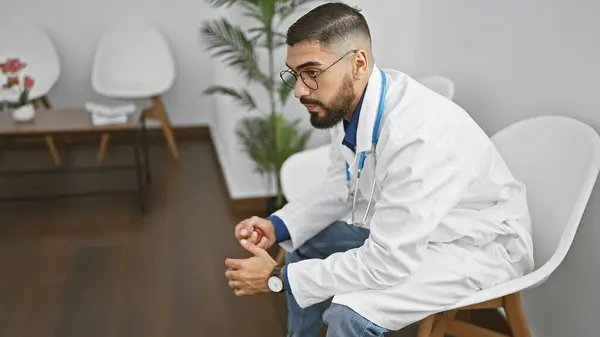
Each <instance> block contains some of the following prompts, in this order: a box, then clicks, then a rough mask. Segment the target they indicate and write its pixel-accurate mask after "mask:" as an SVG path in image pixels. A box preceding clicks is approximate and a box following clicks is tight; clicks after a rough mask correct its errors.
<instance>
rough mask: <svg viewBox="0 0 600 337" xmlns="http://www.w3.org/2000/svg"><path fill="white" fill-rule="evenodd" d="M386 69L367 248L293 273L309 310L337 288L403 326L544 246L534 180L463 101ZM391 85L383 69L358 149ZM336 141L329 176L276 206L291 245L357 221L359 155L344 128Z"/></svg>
mask: <svg viewBox="0 0 600 337" xmlns="http://www.w3.org/2000/svg"><path fill="white" fill-rule="evenodd" d="M385 72H386V75H387V77H388V90H387V95H386V99H385V109H384V113H383V119H382V122H381V126H380V138H379V143H378V145H377V150H376V155H377V165H376V166H374V159H373V156H372V155H371V156H369V157H368V159H367V161H366V162H365V166H364V170H363V172H362V177H361V183H360V186H359V190H360V194H362V196H363V199H362V200H361V202H360V206H359V207H357V219H358V220H362V217H363V214H364V210H365V209H366V201H367V200H366V199H368V197H369V195H370V192H371V186H372V182H373V179H376V181H377V185H376V189H375V196H374V205H373V206H372V207H371V212H370V214H369V218H368V220H367V226H368V228H369V229H370V236H369V238H368V239H367V240H366V241H365V243H364V245H363V246H361V247H359V248H356V249H352V250H350V251H347V252H343V253H337V254H333V255H332V256H329V257H328V258H326V259H323V260H321V259H309V260H304V261H300V262H297V263H292V264H290V265H289V266H288V269H287V273H288V274H287V277H288V279H289V282H290V288H291V290H292V293H293V295H294V297H295V299H296V301H297V302H298V304H299V305H300V306H301V307H307V306H310V305H312V304H315V303H318V302H321V301H324V300H327V299H329V298H331V297H332V296H333V302H335V303H340V304H344V305H347V306H349V307H351V308H352V309H353V310H354V311H356V312H358V313H359V314H361V315H363V316H364V317H366V318H367V319H369V320H371V321H372V322H374V323H376V324H378V325H380V326H382V327H384V328H388V329H391V330H397V329H400V328H402V327H404V326H406V325H408V324H411V323H413V322H415V321H418V320H420V319H422V318H424V317H426V316H427V315H429V314H431V313H435V312H439V311H441V310H443V309H444V308H445V307H447V306H449V305H452V304H453V303H456V302H457V301H459V300H461V299H463V298H464V297H466V296H468V295H470V294H472V293H473V292H474V291H477V290H478V289H481V288H485V287H489V286H492V285H493V284H496V283H499V282H502V281H506V280H508V279H511V278H514V277H517V276H520V275H522V274H523V273H527V272H529V271H530V270H531V269H532V268H533V244H532V239H531V235H530V232H531V226H530V222H529V221H530V219H529V213H528V207H527V201H526V194H525V193H526V190H525V186H524V185H523V184H522V183H521V182H520V181H519V180H517V178H515V177H514V176H513V175H512V174H511V172H510V170H509V168H508V167H507V166H506V164H505V163H504V161H503V160H502V158H501V157H500V155H499V153H498V152H497V151H496V149H495V148H494V146H493V144H492V142H491V140H490V139H489V137H488V136H487V135H486V134H485V133H484V131H482V129H481V128H480V127H479V126H478V125H477V124H476V123H475V122H474V121H473V119H472V118H471V117H470V116H469V115H468V114H467V113H466V112H465V111H464V110H463V109H462V108H461V107H459V106H458V105H457V104H455V103H453V102H452V101H450V100H448V99H446V98H444V97H442V96H440V95H438V94H436V93H435V92H433V91H431V90H429V89H427V88H426V87H424V86H423V85H421V84H420V83H419V82H417V81H415V80H413V79H412V78H410V77H409V76H407V75H406V74H403V73H401V72H399V71H396V70H385ZM380 90H381V75H380V72H379V69H378V68H377V67H375V69H374V70H373V72H372V74H371V77H370V80H369V85H368V88H367V92H366V94H365V97H364V100H363V105H362V110H361V112H360V119H359V122H358V131H357V153H358V152H360V151H367V150H369V149H370V147H371V135H372V131H373V125H374V123H375V117H376V114H377V106H378V101H379V96H380ZM331 137H332V142H333V146H332V151H331V155H330V160H331V166H330V167H329V169H328V177H327V181H326V183H324V184H323V185H322V186H319V188H318V189H317V190H315V191H313V192H312V193H309V195H307V196H306V197H304V198H302V199H301V200H300V201H294V202H291V203H289V204H287V205H286V206H285V207H283V208H282V209H281V210H279V211H277V212H275V215H277V216H279V217H280V218H281V219H282V220H283V221H284V223H285V224H286V226H287V228H288V230H289V233H290V237H291V239H290V240H287V241H285V242H282V243H281V246H282V247H283V248H285V249H286V250H288V251H293V250H295V249H297V248H298V247H300V246H301V245H302V244H303V243H304V242H306V241H307V240H309V239H310V238H311V237H313V236H314V235H315V234H317V233H318V232H319V231H321V230H323V229H324V228H326V227H327V226H328V225H329V224H331V223H332V222H334V221H336V220H340V219H343V220H347V219H349V218H350V211H351V207H352V203H351V201H348V200H347V194H348V190H347V187H346V176H345V161H347V162H348V163H349V164H350V171H351V176H352V177H353V181H352V183H353V184H354V179H355V177H356V165H357V161H356V158H357V156H355V155H354V153H353V152H352V151H351V150H349V149H348V148H347V147H345V146H344V145H342V139H343V137H344V129H343V126H342V125H338V126H337V127H335V128H333V129H332V131H331ZM352 186H354V185H352Z"/></svg>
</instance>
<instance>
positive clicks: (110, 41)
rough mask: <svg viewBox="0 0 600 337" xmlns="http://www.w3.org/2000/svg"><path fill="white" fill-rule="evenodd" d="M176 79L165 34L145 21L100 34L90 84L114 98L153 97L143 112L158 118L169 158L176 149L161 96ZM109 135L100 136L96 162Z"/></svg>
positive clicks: (102, 155)
mask: <svg viewBox="0 0 600 337" xmlns="http://www.w3.org/2000/svg"><path fill="white" fill-rule="evenodd" d="M174 81H175V60H174V58H173V55H172V53H171V50H170V48H169V45H168V44H167V41H166V39H165V37H164V36H163V35H162V34H161V33H160V32H159V31H158V30H157V29H156V28H154V27H152V26H150V25H148V24H145V23H136V22H134V21H129V20H128V21H127V22H125V23H120V24H116V25H113V26H111V27H109V29H107V31H106V32H105V33H104V34H103V36H102V37H101V39H100V41H99V43H98V47H97V50H96V53H95V55H94V61H93V66H92V87H93V89H94V90H95V91H96V92H97V93H99V94H101V95H103V96H107V97H111V98H114V99H117V100H137V99H145V98H151V99H152V106H151V107H150V108H148V109H145V110H144V115H145V116H146V117H148V118H154V119H157V120H159V121H160V123H161V125H162V131H163V135H164V137H165V139H166V142H167V144H168V146H169V149H170V152H171V155H172V157H173V158H174V159H175V160H177V159H179V150H178V148H177V144H176V142H175V137H174V135H173V130H172V128H171V124H170V121H169V118H168V115H167V112H166V109H165V106H164V104H163V102H162V99H161V95H162V94H164V93H165V92H167V91H168V90H169V89H170V88H171V87H172V86H173V83H174ZM108 142H109V135H108V134H104V135H102V142H101V145H100V151H99V154H98V162H102V160H103V158H104V155H105V153H106V150H107V147H108Z"/></svg>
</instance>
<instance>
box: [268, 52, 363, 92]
mask: <svg viewBox="0 0 600 337" xmlns="http://www.w3.org/2000/svg"><path fill="white" fill-rule="evenodd" d="M356 52H358V49H352V50H350V51H348V52H346V53H345V54H344V55H342V57H340V58H339V59H337V60H336V61H335V62H333V63H332V64H330V65H329V66H328V67H327V68H325V69H323V71H321V72H319V73H318V74H316V75H315V76H311V75H308V76H310V77H311V78H312V79H313V80H314V81H315V83H316V84H317V87H316V88H312V87H311V86H309V85H308V84H306V82H305V81H304V77H302V76H301V75H300V74H302V73H303V72H304V70H301V71H300V72H299V73H296V72H295V71H294V70H292V69H285V70H282V71H281V72H280V73H279V77H280V78H281V80H282V81H283V83H285V85H287V86H288V87H290V88H292V89H294V88H295V87H296V83H297V82H298V76H300V79H301V80H302V83H304V85H306V86H307V87H308V88H310V89H311V90H319V82H317V76H319V75H322V74H323V73H324V72H326V71H327V70H328V69H329V68H331V67H333V66H334V65H336V64H337V63H338V62H340V61H341V60H343V59H344V58H346V57H347V56H350V55H352V54H355V53H356ZM285 73H290V74H292V76H294V79H295V82H294V86H291V85H289V84H288V83H287V82H286V81H285V80H284V79H283V75H284V74H285Z"/></svg>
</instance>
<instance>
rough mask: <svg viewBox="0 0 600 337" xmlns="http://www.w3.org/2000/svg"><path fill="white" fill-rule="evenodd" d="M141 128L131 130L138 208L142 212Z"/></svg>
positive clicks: (144, 205)
mask: <svg viewBox="0 0 600 337" xmlns="http://www.w3.org/2000/svg"><path fill="white" fill-rule="evenodd" d="M141 133H142V132H141V130H138V131H136V132H133V135H134V138H135V139H134V141H133V151H134V156H135V172H136V176H137V181H138V193H139V198H140V208H141V210H142V213H144V214H145V213H146V195H145V193H144V192H145V186H144V172H143V167H142V158H141V153H140V152H141V151H140V147H141V145H142V144H141V143H142V135H141Z"/></svg>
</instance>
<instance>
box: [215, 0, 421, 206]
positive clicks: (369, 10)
mask: <svg viewBox="0 0 600 337" xmlns="http://www.w3.org/2000/svg"><path fill="white" fill-rule="evenodd" d="M324 2H327V1H324ZM345 2H346V3H348V4H351V5H357V6H358V7H359V8H361V9H363V13H364V15H365V16H366V18H367V20H368V21H369V24H370V27H371V30H372V35H373V40H374V42H373V43H374V46H373V47H374V53H375V58H376V63H377V64H378V65H379V66H380V67H384V68H390V67H391V68H397V69H402V70H404V71H406V72H410V71H411V70H412V69H414V66H415V58H414V57H415V54H414V53H415V47H416V45H415V43H416V36H417V35H416V27H417V26H416V25H417V14H418V1H417V0H407V1H402V2H401V3H400V2H395V1H386V2H383V1H377V4H376V3H375V2H374V1H366V0H362V1H361V0H353V1H345ZM321 3H323V2H315V3H311V4H309V5H307V6H305V7H304V9H303V10H302V11H298V12H297V13H295V14H294V15H293V16H291V17H290V18H289V19H288V20H287V22H286V23H285V24H284V25H282V27H281V32H283V33H285V30H286V29H287V27H288V26H289V25H290V24H291V23H293V22H294V21H295V20H296V19H297V18H299V17H300V16H301V15H303V14H304V13H306V12H307V11H308V10H310V9H311V8H313V7H315V6H317V5H319V4H321ZM234 19H235V22H236V23H238V24H240V25H241V26H242V27H250V25H249V24H250V23H251V22H250V21H248V19H247V18H243V17H240V16H239V15H235V16H234ZM390 22H394V25H395V29H394V34H393V37H394V39H393V41H392V42H391V43H390V40H389V38H390V36H389V32H390V31H389V26H388V25H389V23H390ZM263 56H264V55H263ZM262 60H265V58H264V57H263V58H262ZM213 64H214V67H215V73H216V75H215V81H216V83H219V84H227V85H231V84H233V85H235V84H239V83H240V82H239V80H238V77H237V76H236V75H235V74H234V73H233V72H231V71H230V70H229V69H227V68H226V67H224V66H223V65H222V63H221V62H220V61H218V60H215V61H214V62H213ZM276 68H277V69H278V70H280V69H284V68H285V47H283V48H281V49H280V50H279V51H278V53H277V57H276ZM265 69H266V68H265ZM250 89H251V92H252V93H257V94H259V96H257V97H260V98H262V102H265V103H264V105H265V106H266V107H267V108H268V103H267V96H266V95H265V94H264V93H263V92H262V91H260V90H256V88H255V87H251V88H250ZM216 101H217V103H216V104H217V109H216V110H217V113H216V116H215V122H214V123H215V124H214V125H213V130H216V132H214V133H213V139H214V142H215V144H217V148H218V149H219V151H218V154H219V160H220V162H221V166H222V167H223V171H224V173H225V176H226V180H227V184H228V188H229V193H230V195H231V197H232V198H234V199H236V198H251V197H261V196H268V195H272V194H273V189H272V188H269V187H272V186H273V185H272V184H271V185H269V184H267V183H266V182H265V181H264V180H263V178H262V177H261V176H259V175H258V174H256V173H254V172H253V171H252V167H253V166H252V165H253V163H252V162H251V161H250V160H249V159H248V158H247V156H245V154H244V153H243V152H242V151H241V147H240V145H239V143H238V140H237V137H236V136H235V133H234V130H235V127H236V125H237V123H238V121H239V120H240V119H241V118H242V117H243V116H246V115H247V113H246V112H245V111H240V109H239V108H237V107H236V106H235V105H233V104H232V103H231V102H229V100H227V99H221V98H219V99H217V100H216ZM258 101H259V102H260V100H258ZM285 114H286V115H287V116H289V117H290V118H300V119H301V120H302V127H303V128H306V129H309V128H311V125H310V122H309V116H308V114H307V113H306V111H305V110H304V108H303V107H302V105H301V104H300V103H299V102H298V100H297V99H295V98H294V97H291V98H290V99H289V101H288V104H287V106H286V110H285ZM326 141H327V133H326V131H319V130H314V131H313V137H312V138H311V141H310V144H309V147H314V146H318V145H320V144H323V143H324V142H326Z"/></svg>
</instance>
